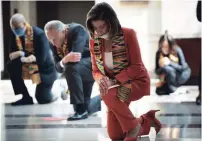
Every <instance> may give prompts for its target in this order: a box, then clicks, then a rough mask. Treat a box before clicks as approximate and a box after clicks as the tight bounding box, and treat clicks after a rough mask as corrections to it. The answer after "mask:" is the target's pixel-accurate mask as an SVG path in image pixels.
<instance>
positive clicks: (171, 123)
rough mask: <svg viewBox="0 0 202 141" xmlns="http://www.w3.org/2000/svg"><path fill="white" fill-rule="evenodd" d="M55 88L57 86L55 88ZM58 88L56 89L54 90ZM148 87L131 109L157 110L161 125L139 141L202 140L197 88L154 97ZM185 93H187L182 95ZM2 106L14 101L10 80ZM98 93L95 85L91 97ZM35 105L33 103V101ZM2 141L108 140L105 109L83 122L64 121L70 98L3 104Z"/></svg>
mask: <svg viewBox="0 0 202 141" xmlns="http://www.w3.org/2000/svg"><path fill="white" fill-rule="evenodd" d="M26 85H27V86H28V89H29V91H30V94H31V95H32V96H33V97H34V86H33V85H32V84H31V82H29V81H26ZM56 87H58V86H56ZM56 89H57V88H56ZM154 89H155V88H154V86H153V85H152V86H151V95H150V96H148V97H144V98H142V99H141V100H139V101H136V102H133V103H132V104H131V105H130V109H131V111H132V112H133V114H134V115H135V116H137V117H139V116H140V115H141V114H143V113H145V112H147V111H148V110H150V109H160V110H161V111H160V112H158V113H157V117H158V119H159V120H160V121H161V123H162V124H163V126H162V129H161V131H160V133H159V134H158V135H155V130H154V129H153V128H151V130H150V134H149V136H146V137H142V138H141V141H201V107H200V106H197V105H195V102H194V101H195V98H196V96H197V94H198V89H197V87H196V86H186V87H182V88H181V89H180V90H179V92H178V93H174V94H171V95H169V96H157V95H156V94H155V92H154ZM186 90H188V91H189V93H184V92H185V91H186ZM0 91H1V94H2V98H1V101H2V102H3V103H7V102H11V101H15V100H18V99H20V98H21V96H20V95H19V96H14V95H13V91H12V87H11V84H10V82H9V81H1V82H0ZM97 94H98V91H97V86H96V85H95V86H94V89H93V92H92V95H93V96H95V95H97ZM35 102H36V100H35ZM3 109H4V110H3V126H1V127H2V128H3V130H2V133H1V134H2V136H3V138H2V141H110V139H109V137H108V135H107V132H106V107H105V105H104V104H103V103H102V111H101V112H98V113H95V114H93V115H92V116H90V117H89V118H88V119H86V120H80V121H71V122H70V121H67V120H66V119H67V117H68V116H69V115H70V114H72V113H73V108H72V106H71V105H70V104H69V99H68V100H66V101H63V100H62V99H58V101H56V102H54V103H51V104H45V105H38V104H35V105H31V106H16V107H12V106H9V105H3Z"/></svg>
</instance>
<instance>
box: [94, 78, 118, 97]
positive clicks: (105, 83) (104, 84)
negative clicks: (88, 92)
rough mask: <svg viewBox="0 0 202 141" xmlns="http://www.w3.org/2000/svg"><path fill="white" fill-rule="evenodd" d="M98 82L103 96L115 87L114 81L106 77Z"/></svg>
mask: <svg viewBox="0 0 202 141" xmlns="http://www.w3.org/2000/svg"><path fill="white" fill-rule="evenodd" d="M97 82H98V85H99V89H100V94H101V96H103V95H105V94H107V93H108V89H109V87H111V86H112V85H114V83H113V81H112V80H111V79H109V78H108V77H106V76H105V77H103V78H101V79H100V80H98V81H97Z"/></svg>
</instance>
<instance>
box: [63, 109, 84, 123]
mask: <svg viewBox="0 0 202 141" xmlns="http://www.w3.org/2000/svg"><path fill="white" fill-rule="evenodd" d="M86 118H88V112H87V111H86V112H84V113H83V114H79V113H75V114H74V115H73V116H71V117H69V118H68V119H67V120H68V121H73V120H81V119H86Z"/></svg>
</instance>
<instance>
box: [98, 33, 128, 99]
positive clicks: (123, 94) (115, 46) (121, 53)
mask: <svg viewBox="0 0 202 141" xmlns="http://www.w3.org/2000/svg"><path fill="white" fill-rule="evenodd" d="M102 47H104V39H101V38H99V37H96V36H95V38H94V54H95V60H96V64H97V67H98V69H99V70H100V72H101V73H102V74H104V75H106V74H105V70H104V62H103V54H102ZM112 56H113V66H114V67H113V70H112V71H113V76H115V75H117V74H119V73H120V72H121V71H122V70H123V69H125V68H126V67H128V65H129V64H128V60H127V47H126V44H125V42H124V36H123V32H122V30H121V31H120V32H119V33H118V34H117V35H116V36H115V37H114V38H113V39H112ZM128 85H130V86H129V87H126V86H125V85H122V86H119V87H118V88H117V97H118V98H119V99H120V100H121V101H122V102H125V101H128V98H129V94H130V92H131V84H128Z"/></svg>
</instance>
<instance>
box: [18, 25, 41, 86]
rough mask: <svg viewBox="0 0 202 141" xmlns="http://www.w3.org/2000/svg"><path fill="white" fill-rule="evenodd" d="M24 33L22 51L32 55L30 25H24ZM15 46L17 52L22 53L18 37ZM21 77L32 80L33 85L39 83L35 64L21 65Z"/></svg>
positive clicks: (31, 31)
mask: <svg viewBox="0 0 202 141" xmlns="http://www.w3.org/2000/svg"><path fill="white" fill-rule="evenodd" d="M25 26H26V31H25V46H24V50H25V51H27V52H29V53H30V54H34V46H33V41H34V35H33V28H32V27H31V25H29V24H28V23H26V25H25ZM16 44H17V47H18V50H20V51H23V46H22V41H21V40H20V37H18V36H16ZM22 70H23V71H22V76H23V78H24V79H32V82H33V83H36V84H39V83H40V82H41V80H40V75H39V72H38V71H39V68H38V66H37V64H36V63H24V64H23V65H22Z"/></svg>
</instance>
